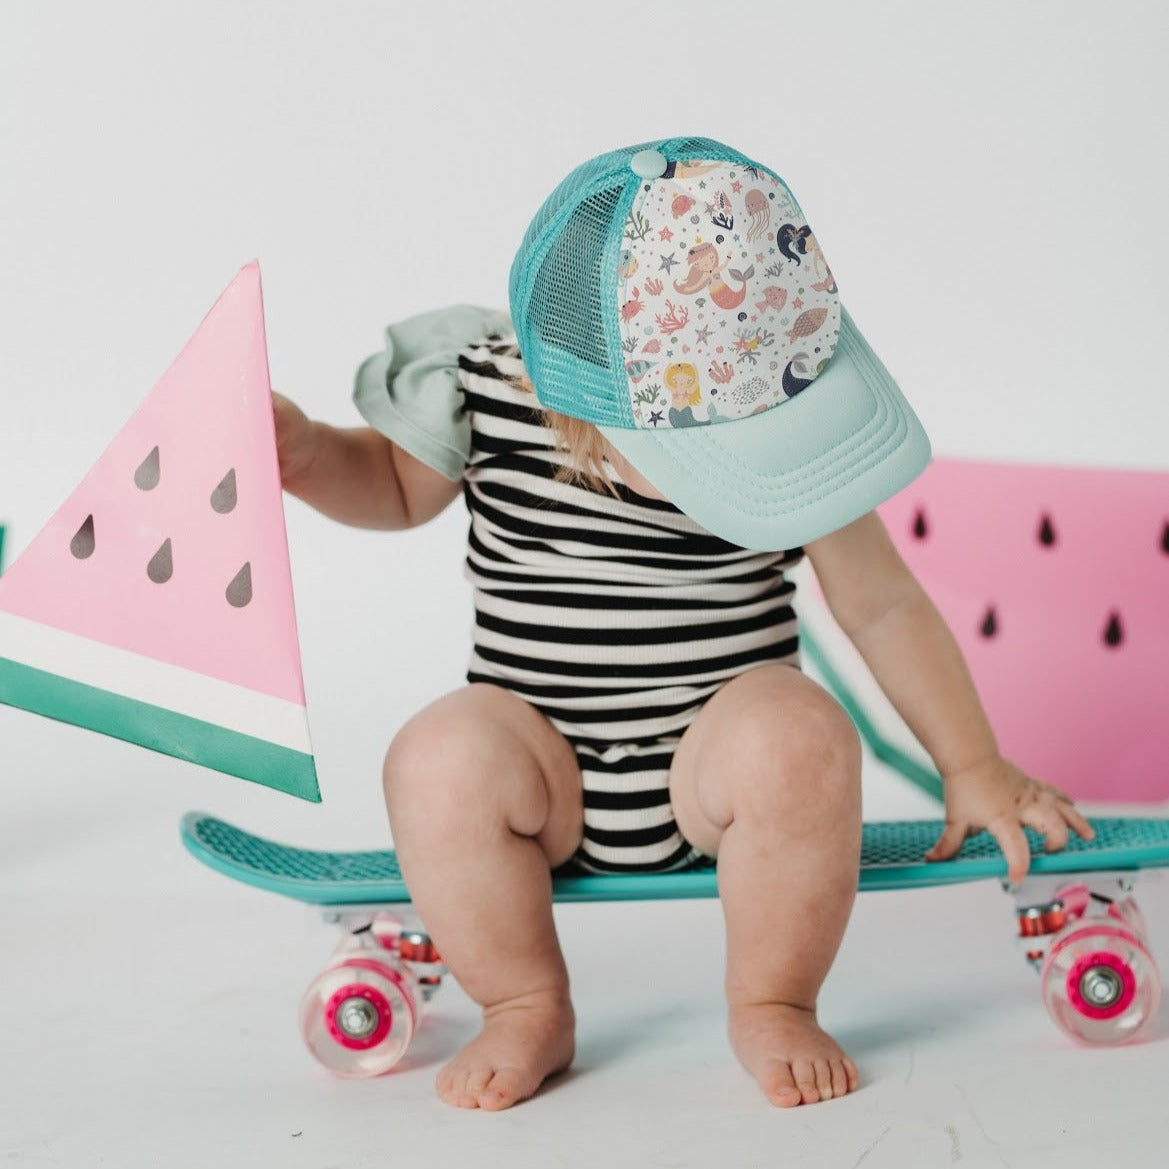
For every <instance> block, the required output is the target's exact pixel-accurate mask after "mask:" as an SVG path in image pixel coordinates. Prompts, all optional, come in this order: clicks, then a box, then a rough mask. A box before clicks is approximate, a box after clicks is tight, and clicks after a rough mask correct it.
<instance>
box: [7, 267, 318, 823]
mask: <svg viewBox="0 0 1169 1169" xmlns="http://www.w3.org/2000/svg"><path fill="white" fill-rule="evenodd" d="M0 701H3V702H6V703H9V704H10V705H12V706H19V707H22V708H24V709H26V710H31V711H35V712H37V713H38V714H43V715H47V716H49V717H51V718H55V719H59V720H61V721H63V722H69V723H74V724H76V725H78V726H83V727H88V728H90V729H91V730H96V731H101V732H103V733H105V734H109V735H114V736H116V737H118V738H121V739H126V740H128V741H130V742H133V743H138V744H141V745H142V746H145V747H150V748H152V749H154V750H156V751H162V752H165V753H166V754H169V755H175V756H178V757H179V758H182V759H189V760H191V761H192V762H195V763H200V764H203V765H205V766H207V767H211V768H214V769H216V770H218V771H223V772H226V773H227V774H229V775H236V776H240V777H242V778H244V779H250V780H254V781H256V782H258V783H262V784H266V785H268V786H269V787H274V788H278V789H280V790H281V791H286V792H290V793H292V794H294V795H298V796H302V797H304V798H306V799H310V800H319V799H320V795H319V792H318V788H317V777H316V768H315V765H314V763H313V756H312V748H311V746H310V743H309V736H308V726H307V721H306V718H305V700H304V688H303V683H302V677H301V663H300V649H299V644H298V641H297V633H296V615H295V611H294V608H293V599H292V580H291V576H290V573H289V566H288V547H287V537H286V535H285V528H284V507H283V497H282V494H281V484H280V472H279V466H278V463H277V459H276V443H275V433H274V426H273V419H272V396H271V389H270V386H269V380H268V358H267V350H266V346H265V341H264V318H263V303H262V300H261V295H260V271H259V267H258V265H256V264H251V265H249V266H248V267H246V268H244V269H243V270H242V271H241V272H240V274H239V275H238V276H237V277H236V279H235V280H234V281H233V283H232V284H231V286H230V287H229V288H228V289H227V291H226V292H225V293H224V294H223V296H222V297H220V299H219V301H218V302H217V303H216V305H215V307H214V308H213V309H212V310H211V312H210V313H209V314H208V316H207V317H206V319H205V320H204V321H203V323H202V324H201V325H200V326H199V330H198V332H196V334H195V336H194V337H193V338H192V339H191V341H190V342H189V343H188V344H187V346H186V348H185V349H184V350H183V351H182V353H181V354H180V355H179V357H178V358H177V360H176V361H175V363H174V364H173V365H172V366H171V368H170V369H169V370H168V371H167V372H166V374H165V375H164V376H163V378H162V380H161V381H160V382H159V383H158V385H156V386H155V387H154V389H153V391H152V392H151V393H150V396H149V397H148V398H147V399H146V400H145V402H143V404H142V405H141V407H140V408H139V409H138V411H137V413H136V414H135V415H134V416H133V417H132V418H131V419H130V421H129V423H128V424H127V425H126V426H125V427H124V428H123V430H122V431H121V432H120V433H119V434H118V436H117V437H116V438H115V439H114V441H113V442H112V443H111V444H110V446H109V447H108V448H107V450H106V451H105V453H104V454H103V455H102V457H101V459H100V460H99V461H98V463H97V464H96V465H95V466H94V468H93V469H92V470H91V471H90V473H89V474H88V476H86V478H85V479H84V480H83V481H82V483H81V485H80V486H79V487H78V488H77V490H76V491H75V492H74V493H73V495H72V496H70V498H69V499H68V501H67V502H66V503H65V505H64V506H63V507H62V508H61V509H60V510H59V511H58V512H57V514H56V515H55V516H53V518H52V519H51V520H50V521H49V523H48V524H47V525H46V526H45V528H44V529H43V530H42V531H41V532H40V533H39V534H38V536H37V537H36V539H35V540H34V541H33V542H32V544H30V545H29V547H28V549H27V550H26V551H25V552H24V554H23V555H22V556H21V557H20V558H19V559H18V560H17V561H16V563H14V564H13V565H12V567H11V568H10V569H9V570H8V571H7V572H5V573H4V574H3V576H0Z"/></svg>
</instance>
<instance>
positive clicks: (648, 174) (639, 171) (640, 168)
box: [629, 150, 666, 179]
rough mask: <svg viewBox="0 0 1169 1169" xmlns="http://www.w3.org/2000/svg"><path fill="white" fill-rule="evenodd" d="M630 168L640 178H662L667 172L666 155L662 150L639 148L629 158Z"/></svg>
mask: <svg viewBox="0 0 1169 1169" xmlns="http://www.w3.org/2000/svg"><path fill="white" fill-rule="evenodd" d="M629 169H630V170H631V171H633V173H634V174H635V175H637V176H638V178H642V179H657V178H661V176H662V175H664V174H665V173H666V156H665V155H664V154H663V153H662V152H661V151H660V150H639V151H638V152H637V153H636V154H635V155H634V156H633V157H632V158H631V159H630V160H629Z"/></svg>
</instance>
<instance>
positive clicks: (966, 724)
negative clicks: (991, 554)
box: [806, 512, 998, 775]
mask: <svg viewBox="0 0 1169 1169" xmlns="http://www.w3.org/2000/svg"><path fill="white" fill-rule="evenodd" d="M806 551H807V554H808V559H809V560H811V562H812V567H813V568H814V569H815V570H816V577H817V579H818V580H819V582H820V587H821V588H822V589H823V591H824V597H825V599H826V600H827V602H828V607H829V609H831V610H832V614H833V616H834V617H835V618H836V620H837V622H838V623H839V624H840V627H841V628H842V629H843V630H844V632H845V633H846V634H848V637H849V639H850V640H851V641H852V643H853V644H854V645H855V646H856V647H857V649H858V650H859V651H860V654H861V656H862V657H863V658H864V660H865V662H866V663H867V665H868V667H869V669H870V670H872V672H873V676H874V677H875V678H876V679H877V682H878V684H879V685H880V687H881V689H882V690H883V691H884V692H885V694H886V695H887V696H888V698H889V700H890V701H891V702H892V703H893V705H894V706H895V707H896V708H897V710H898V711H899V712H900V714H901V717H902V718H904V719H905V721H906V723H907V724H908V725H909V728H910V730H912V731H913V733H914V734H915V735H916V736H917V737H918V739H919V740H920V741H921V744H922V746H924V747H925V749H926V750H927V751H928V752H929V753H930V756H931V757H932V758H933V760H934V762H935V763H936V764H937V766H938V769H939V770H940V771H941V772H942V774H943V775H946V774H948V773H952V772H959V771H962V770H964V769H966V768H967V767H970V766H972V765H973V764H975V763H977V762H979V761H980V760H982V759H985V758H987V757H988V756H993V755H996V754H997V753H998V747H997V745H996V743H995V738H994V734H993V732H992V730H991V727H990V723H989V722H988V721H987V718H986V714H985V713H984V711H983V709H982V703H981V702H980V701H979V698H978V694H977V692H976V691H975V688H974V682H973V679H972V678H971V676H970V671H969V670H968V669H967V667H966V662H965V660H964V659H963V657H962V652H961V650H960V649H959V648H958V643H957V642H956V641H955V640H954V636H953V634H951V632H950V630H949V628H948V627H947V625H946V623H945V621H944V620H943V619H942V616H941V614H940V613H939V612H938V610H937V609H936V608H935V607H934V604H933V602H932V601H931V600H930V599H929V597H928V596H927V595H926V593H925V590H924V589H922V587H921V585H920V584H919V583H918V581H917V578H916V577H915V576H914V575H913V574H912V573H911V572H910V571H909V569H908V568H907V567H906V565H905V562H904V561H903V560H902V559H901V556H900V555H899V554H898V552H897V549H896V548H895V547H894V546H893V541H892V540H891V539H890V538H889V534H888V532H887V531H886V530H885V525H884V524H883V523H882V522H881V519H880V517H879V516H877V514H876V513H875V512H870V513H869V514H868V515H866V516H863V517H862V518H861V519H859V520H857V521H855V523H852V524H849V525H848V526H847V527H845V528H842V529H841V530H840V531H838V532H834V533H833V534H832V535H830V536H826V537H825V538H824V539H822V540H818V541H816V542H815V543H813V544H809V545H808V547H807V549H806Z"/></svg>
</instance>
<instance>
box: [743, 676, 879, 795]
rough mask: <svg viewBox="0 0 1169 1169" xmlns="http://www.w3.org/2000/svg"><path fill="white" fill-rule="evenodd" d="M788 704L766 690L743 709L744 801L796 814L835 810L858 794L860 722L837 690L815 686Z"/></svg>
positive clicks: (789, 698)
mask: <svg viewBox="0 0 1169 1169" xmlns="http://www.w3.org/2000/svg"><path fill="white" fill-rule="evenodd" d="M784 699H785V701H784V702H783V704H782V705H777V704H775V703H771V704H768V703H767V701H766V697H765V696H764V695H760V696H759V701H757V702H748V703H746V704H745V705H744V708H743V710H742V712H741V714H740V718H739V720H738V723H739V725H738V727H737V728H736V734H735V742H736V743H737V745H738V748H739V750H740V751H741V752H742V757H743V758H744V760H745V763H746V765H745V766H744V767H743V768H742V770H741V773H740V777H741V784H740V800H739V801H738V802H739V803H740V804H741V805H750V806H751V807H752V808H753V809H754V810H756V811H758V812H760V813H765V812H766V811H768V810H770V811H773V812H775V811H778V812H779V813H781V814H783V815H784V816H785V817H790V815H791V814H792V811H793V809H800V810H801V813H802V814H806V813H807V812H808V811H810V810H812V809H815V808H819V809H821V810H823V811H825V812H828V813H829V814H835V813H836V811H837V810H838V809H839V808H840V806H841V805H842V804H844V803H847V804H850V805H851V804H852V803H853V802H855V800H856V799H857V798H858V792H859V784H860V772H861V746H860V738H859V736H858V735H857V731H856V728H855V726H854V725H853V723H852V720H851V719H850V718H849V717H848V715H847V713H846V712H845V711H844V710H843V709H842V708H841V706H840V705H839V703H837V702H836V700H835V699H834V698H832V697H831V695H829V694H827V693H826V692H824V691H823V690H821V689H820V688H819V687H813V686H811V685H809V686H807V687H803V688H800V689H799V690H798V691H796V692H794V693H793V692H790V691H789V692H788V693H787V694H785V696H784Z"/></svg>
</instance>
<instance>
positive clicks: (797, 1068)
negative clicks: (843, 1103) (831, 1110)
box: [792, 1059, 820, 1104]
mask: <svg viewBox="0 0 1169 1169" xmlns="http://www.w3.org/2000/svg"><path fill="white" fill-rule="evenodd" d="M792 1078H793V1079H794V1080H795V1082H796V1087H797V1088H798V1089H799V1090H800V1099H801V1100H803V1102H804V1103H805V1104H817V1103H819V1100H820V1089H819V1087H818V1086H817V1075H816V1064H815V1062H814V1061H812V1060H810V1059H797V1060H795V1061H794V1062H793V1063H792Z"/></svg>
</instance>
